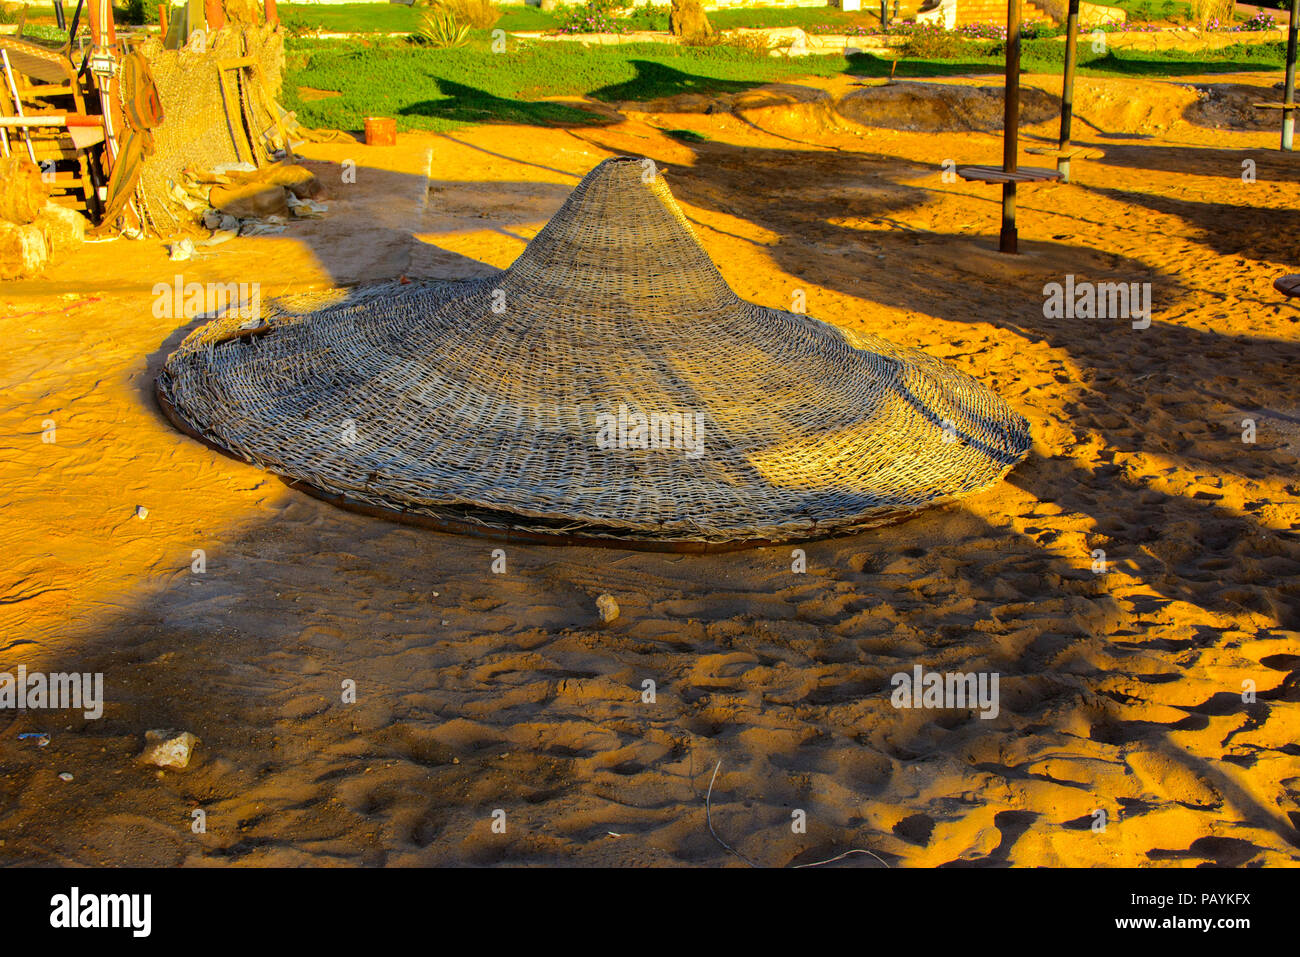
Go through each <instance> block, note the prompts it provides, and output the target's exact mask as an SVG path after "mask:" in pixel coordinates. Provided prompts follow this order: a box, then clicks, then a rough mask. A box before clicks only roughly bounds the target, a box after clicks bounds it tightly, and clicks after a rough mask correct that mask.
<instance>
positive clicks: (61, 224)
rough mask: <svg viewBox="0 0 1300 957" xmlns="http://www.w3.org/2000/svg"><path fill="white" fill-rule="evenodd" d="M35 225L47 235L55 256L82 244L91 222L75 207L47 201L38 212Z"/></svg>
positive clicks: (47, 242)
mask: <svg viewBox="0 0 1300 957" xmlns="http://www.w3.org/2000/svg"><path fill="white" fill-rule="evenodd" d="M35 225H36V226H38V227H40V230H41V233H42V234H43V235H44V236H45V244H46V245H47V246H48V247H49V250H50V255H51V256H53V255H55V254H58V253H63V252H65V251H67V250H68V249H71V248H72V247H74V246H80V245H81V243H82V242H83V241H84V240H85V238H86V229H87V227H89V226H90V223H89V222H87V220H86V217H85V216H82V215H81V214H80V213H79V212H77V211H76V210H75V209H69V208H68V207H67V206H60V205H58V204H57V203H46V204H45V205H44V206H42V207H41V211H40V212H39V213H37V215H36V220H35Z"/></svg>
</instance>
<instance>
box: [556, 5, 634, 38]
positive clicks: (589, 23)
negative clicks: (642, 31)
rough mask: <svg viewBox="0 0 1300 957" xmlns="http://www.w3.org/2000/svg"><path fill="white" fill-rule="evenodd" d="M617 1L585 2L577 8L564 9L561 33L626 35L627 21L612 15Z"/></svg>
mask: <svg viewBox="0 0 1300 957" xmlns="http://www.w3.org/2000/svg"><path fill="white" fill-rule="evenodd" d="M616 9H617V0H587V2H586V3H584V4H582V5H581V6H577V7H565V8H564V16H563V18H562V19H561V20H560V32H561V33H626V32H627V31H628V21H626V20H623V19H620V18H619V17H617V16H615V15H614V11H615V10H616Z"/></svg>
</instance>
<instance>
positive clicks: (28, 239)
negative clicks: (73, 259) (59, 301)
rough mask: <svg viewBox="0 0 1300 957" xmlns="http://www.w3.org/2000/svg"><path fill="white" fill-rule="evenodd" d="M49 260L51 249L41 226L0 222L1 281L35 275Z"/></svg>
mask: <svg viewBox="0 0 1300 957" xmlns="http://www.w3.org/2000/svg"><path fill="white" fill-rule="evenodd" d="M49 258H50V247H49V246H48V245H46V242H45V235H44V234H43V233H42V232H41V229H40V227H39V226H37V225H35V224H33V223H23V224H22V225H19V224H17V223H10V222H5V221H4V220H0V279H21V278H22V277H24V276H32V275H35V274H36V273H38V272H40V271H41V270H42V269H44V268H45V264H46V262H48V261H49Z"/></svg>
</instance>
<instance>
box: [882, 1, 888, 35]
mask: <svg viewBox="0 0 1300 957" xmlns="http://www.w3.org/2000/svg"><path fill="white" fill-rule="evenodd" d="M880 32H881V33H888V32H889V0H880Z"/></svg>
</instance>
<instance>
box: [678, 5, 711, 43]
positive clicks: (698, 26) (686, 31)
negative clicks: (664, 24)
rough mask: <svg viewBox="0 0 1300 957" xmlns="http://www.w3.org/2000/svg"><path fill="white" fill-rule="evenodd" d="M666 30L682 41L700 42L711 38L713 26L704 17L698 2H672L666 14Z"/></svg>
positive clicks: (702, 7)
mask: <svg viewBox="0 0 1300 957" xmlns="http://www.w3.org/2000/svg"><path fill="white" fill-rule="evenodd" d="M668 29H669V31H670V32H671V33H672V34H673V36H678V37H681V38H682V39H683V40H702V39H705V38H706V37H711V36H713V24H711V23H709V18H708V17H706V16H705V15H704V6H703V5H702V4H701V3H700V0H673V8H672V10H671V11H670V12H669V14H668Z"/></svg>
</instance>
